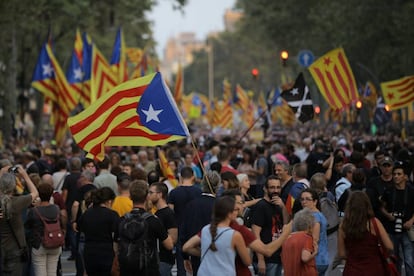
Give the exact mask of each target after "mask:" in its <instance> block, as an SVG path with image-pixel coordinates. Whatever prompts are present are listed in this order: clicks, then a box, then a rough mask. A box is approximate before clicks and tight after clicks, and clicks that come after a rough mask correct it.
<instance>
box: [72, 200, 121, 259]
mask: <svg viewBox="0 0 414 276" xmlns="http://www.w3.org/2000/svg"><path fill="white" fill-rule="evenodd" d="M78 223H79V224H78V227H79V231H80V232H83V233H84V234H85V253H88V254H90V255H93V254H97V255H99V254H100V253H101V252H102V253H103V252H109V251H113V242H114V240H116V239H115V238H116V237H118V225H119V216H118V213H117V212H115V211H113V210H111V209H109V208H106V207H102V206H94V207H92V208H89V209H88V210H86V212H85V213H84V214H83V215H82V216H81V217H80V218H79V221H78ZM113 237H114V238H113Z"/></svg>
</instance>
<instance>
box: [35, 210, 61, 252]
mask: <svg viewBox="0 0 414 276" xmlns="http://www.w3.org/2000/svg"><path fill="white" fill-rule="evenodd" d="M34 211H35V212H36V214H37V215H38V216H39V218H40V220H41V221H42V222H43V229H44V230H43V237H42V239H41V240H42V245H43V247H44V248H48V249H55V248H59V247H61V246H63V245H64V244H65V235H64V234H63V231H62V228H61V227H60V220H59V211H58V214H57V217H56V219H52V220H50V219H47V218H45V217H43V216H42V215H41V214H40V212H39V210H38V209H37V207H34Z"/></svg>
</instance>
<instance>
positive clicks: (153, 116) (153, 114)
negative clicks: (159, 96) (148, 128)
mask: <svg viewBox="0 0 414 276" xmlns="http://www.w3.org/2000/svg"><path fill="white" fill-rule="evenodd" d="M162 111H163V109H159V110H155V109H154V108H153V107H152V104H150V106H149V108H148V110H142V112H144V114H145V115H147V119H146V120H145V122H146V123H148V122H151V121H152V120H154V121H156V122H158V123H160V119H159V118H158V114H160V113H161V112H162Z"/></svg>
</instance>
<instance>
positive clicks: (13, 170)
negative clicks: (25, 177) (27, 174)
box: [9, 166, 19, 174]
mask: <svg viewBox="0 0 414 276" xmlns="http://www.w3.org/2000/svg"><path fill="white" fill-rule="evenodd" d="M9 173H14V174H17V173H19V168H18V167H16V166H13V167H10V169H9Z"/></svg>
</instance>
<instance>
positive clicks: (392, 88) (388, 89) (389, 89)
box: [381, 75, 414, 110]
mask: <svg viewBox="0 0 414 276" xmlns="http://www.w3.org/2000/svg"><path fill="white" fill-rule="evenodd" d="M381 90H382V95H383V97H384V100H385V103H386V104H387V105H388V107H389V110H397V109H401V108H403V107H406V106H409V105H410V104H412V103H413V102H414V75H413V76H408V77H404V78H401V79H398V80H394V81H388V82H383V83H381Z"/></svg>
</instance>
